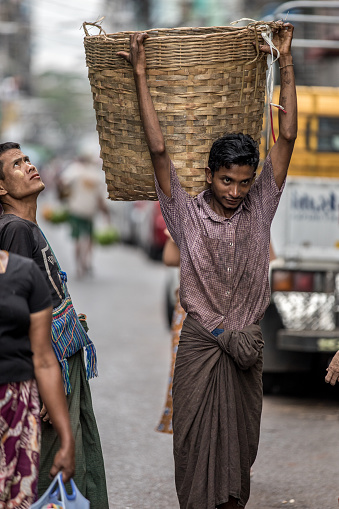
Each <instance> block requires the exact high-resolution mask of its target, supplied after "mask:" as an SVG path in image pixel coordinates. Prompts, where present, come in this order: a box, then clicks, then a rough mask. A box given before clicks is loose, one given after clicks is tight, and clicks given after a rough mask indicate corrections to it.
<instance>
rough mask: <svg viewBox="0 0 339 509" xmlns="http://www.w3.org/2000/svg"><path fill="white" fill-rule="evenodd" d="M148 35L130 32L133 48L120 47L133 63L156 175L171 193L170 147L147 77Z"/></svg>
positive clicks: (140, 109)
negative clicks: (123, 48) (146, 49)
mask: <svg viewBox="0 0 339 509" xmlns="http://www.w3.org/2000/svg"><path fill="white" fill-rule="evenodd" d="M147 38H148V35H147V34H145V33H135V34H132V35H131V36H130V44H131V46H130V52H129V53H126V52H124V51H119V52H118V53H117V55H119V56H121V57H123V58H124V59H125V60H127V62H129V63H130V64H131V65H132V67H133V75H134V81H135V87H136V92H137V97H138V103H139V111H140V118H141V122H142V125H143V128H144V133H145V136H146V142H147V145H148V149H149V152H150V155H151V159H152V163H153V167H154V171H155V175H156V177H157V180H158V182H159V185H160V187H161V189H162V191H163V192H164V193H165V194H166V195H167V196H171V183H170V158H169V155H168V153H167V150H166V146H165V140H164V137H163V134H162V131H161V127H160V124H159V120H158V116H157V113H156V111H155V109H154V105H153V101H152V98H151V94H150V92H149V89H148V85H147V80H146V56H145V48H144V41H145V39H147Z"/></svg>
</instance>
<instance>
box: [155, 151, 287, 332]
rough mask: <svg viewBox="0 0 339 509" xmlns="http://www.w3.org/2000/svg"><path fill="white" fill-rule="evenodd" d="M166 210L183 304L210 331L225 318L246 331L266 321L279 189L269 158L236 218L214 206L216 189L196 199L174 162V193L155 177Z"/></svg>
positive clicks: (230, 327)
mask: <svg viewBox="0 0 339 509" xmlns="http://www.w3.org/2000/svg"><path fill="white" fill-rule="evenodd" d="M155 186H156V191H157V194H158V198H159V202H160V206H161V211H162V214H163V217H164V219H165V222H166V225H167V228H168V230H169V232H170V234H171V235H172V237H173V239H174V241H175V242H176V244H177V245H178V247H179V249H180V302H181V305H182V307H183V308H184V310H185V311H186V312H187V313H189V314H190V315H191V316H192V317H193V318H194V319H195V320H197V321H198V322H199V323H201V325H203V326H204V327H205V328H206V329H207V330H209V331H212V330H213V329H215V328H216V327H217V326H218V325H219V324H220V323H221V322H223V323H224V328H225V329H228V330H240V329H243V328H244V327H245V326H246V325H250V324H252V323H255V322H258V321H259V320H261V319H262V317H263V315H264V313H265V310H266V308H267V306H268V304H269V300H270V288H269V281H268V268H269V243H270V227H271V223H272V220H273V217H274V214H275V212H276V209H277V207H278V204H279V200H280V196H281V193H282V190H283V187H284V185H283V186H282V187H281V189H280V190H279V188H278V186H277V184H276V182H275V179H274V176H273V169H272V162H271V158H270V155H268V156H267V158H266V160H265V162H264V166H263V169H262V171H261V173H260V175H259V177H258V178H257V179H256V180H255V182H254V183H253V185H252V187H251V189H250V191H249V193H248V195H247V196H246V198H245V199H244V201H243V202H242V203H241V204H240V206H239V207H238V209H237V210H236V211H235V213H234V214H233V216H232V217H231V218H230V219H227V218H224V217H221V216H219V215H217V214H216V213H215V212H214V211H213V210H212V209H211V207H210V206H209V201H210V199H211V191H210V190H207V191H203V192H202V193H200V194H199V195H198V196H196V197H195V198H192V197H191V196H189V195H188V194H187V193H186V191H184V190H183V188H182V187H181V185H180V182H179V178H178V176H177V174H176V171H175V168H174V165H173V163H172V162H171V197H168V196H166V195H165V194H164V193H163V192H162V190H161V189H160V186H159V183H158V182H157V179H156V178H155Z"/></svg>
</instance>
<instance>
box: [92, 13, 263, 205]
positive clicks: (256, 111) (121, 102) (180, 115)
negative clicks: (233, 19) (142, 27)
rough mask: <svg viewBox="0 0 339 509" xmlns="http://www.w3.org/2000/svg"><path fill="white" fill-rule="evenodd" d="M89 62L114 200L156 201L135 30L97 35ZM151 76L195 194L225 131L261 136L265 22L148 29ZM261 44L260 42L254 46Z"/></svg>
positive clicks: (178, 162) (182, 174)
mask: <svg viewBox="0 0 339 509" xmlns="http://www.w3.org/2000/svg"><path fill="white" fill-rule="evenodd" d="M88 25H93V24H92V23H84V25H83V27H84V30H85V38H84V45H85V51H86V64H87V66H88V75H89V80H90V84H91V89H92V93H93V100H94V109H95V112H96V120H97V131H98V133H99V142H100V147H101V158H102V160H103V170H104V171H105V174H106V183H107V188H108V193H109V197H110V198H111V199H112V200H155V199H156V193H155V189H154V178H153V168H152V163H151V158H150V155H149V152H148V148H147V145H146V141H145V139H144V133H143V129H142V126H141V121H140V117H139V110H138V102H137V97H136V92H135V84H134V79H133V72H132V67H131V66H130V65H129V64H128V63H127V62H126V61H125V60H124V59H122V58H121V57H118V56H117V55H116V53H117V52H118V51H129V46H130V41H129V36H130V34H131V33H132V32H120V33H116V34H106V33H105V32H104V31H103V30H102V28H101V27H98V28H99V29H100V33H99V35H89V33H88V30H87V26H88ZM146 32H147V33H148V34H149V36H150V37H149V38H148V39H147V40H146V41H145V52H146V59H147V81H148V85H149V88H150V93H151V96H152V98H153V102H154V106H155V109H156V111H157V113H158V117H159V121H160V125H161V128H162V131H163V134H164V137H165V141H166V146H167V150H168V152H169V154H170V157H171V159H172V160H173V162H174V164H175V167H176V170H177V173H178V175H179V179H180V182H181V184H182V186H183V187H184V189H186V191H187V192H188V193H189V194H191V195H192V196H194V195H196V194H198V193H199V192H200V191H202V190H203V189H204V188H205V171H204V169H205V167H206V166H207V159H208V154H209V151H210V148H211V145H212V142H213V141H214V140H215V139H216V138H218V137H219V136H222V135H223V134H225V133H239V132H242V133H245V134H250V135H251V136H252V137H253V138H254V139H255V140H256V141H258V143H259V141H260V135H261V129H262V120H263V112H264V103H265V81H266V68H267V63H266V56H265V55H263V54H260V52H259V49H258V45H259V44H263V43H264V41H263V40H262V38H261V35H260V33H261V26H260V24H258V23H255V24H252V25H249V26H248V27H245V28H244V27H242V28H235V27H210V28H174V29H160V30H147V31H146ZM253 42H254V43H255V44H253Z"/></svg>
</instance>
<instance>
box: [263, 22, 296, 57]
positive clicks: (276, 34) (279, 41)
mask: <svg viewBox="0 0 339 509" xmlns="http://www.w3.org/2000/svg"><path fill="white" fill-rule="evenodd" d="M293 30H294V27H293V25H291V23H283V22H281V23H279V25H278V26H277V27H276V28H274V29H273V39H272V42H273V44H274V46H275V47H276V48H277V49H278V50H279V52H280V56H286V55H290V54H291V44H292V39H293ZM259 49H260V51H262V52H263V53H269V54H271V48H270V47H269V45H268V44H260V45H259ZM273 54H274V56H277V52H276V51H275V50H273Z"/></svg>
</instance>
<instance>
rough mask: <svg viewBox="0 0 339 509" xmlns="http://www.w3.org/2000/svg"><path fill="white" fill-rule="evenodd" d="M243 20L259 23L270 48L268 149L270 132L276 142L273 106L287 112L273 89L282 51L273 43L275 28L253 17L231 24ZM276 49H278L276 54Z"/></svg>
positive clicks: (267, 80)
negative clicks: (277, 101)
mask: <svg viewBox="0 0 339 509" xmlns="http://www.w3.org/2000/svg"><path fill="white" fill-rule="evenodd" d="M242 21H248V22H249V25H250V24H252V23H254V24H255V25H257V26H258V27H259V29H260V30H261V37H262V38H263V39H264V41H265V42H266V44H267V45H268V46H269V48H270V56H269V58H270V61H269V62H268V72H267V76H266V93H267V108H268V114H267V117H268V116H269V118H270V125H267V129H266V133H267V138H266V143H267V150H268V149H269V145H270V132H271V133H272V138H273V142H274V143H275V142H276V138H275V134H274V129H273V113H272V106H274V107H275V108H278V109H280V110H281V111H282V112H283V113H286V110H285V109H284V108H283V107H282V106H280V104H275V103H273V102H272V99H273V91H274V64H275V62H276V61H277V60H279V58H280V51H279V50H278V48H276V47H275V45H274V44H273V30H272V27H271V26H270V25H268V24H266V23H260V22H258V21H255V20H254V19H251V18H241V19H238V20H237V21H233V22H232V23H231V25H236V24H237V23H240V22H242ZM274 51H276V56H274Z"/></svg>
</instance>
